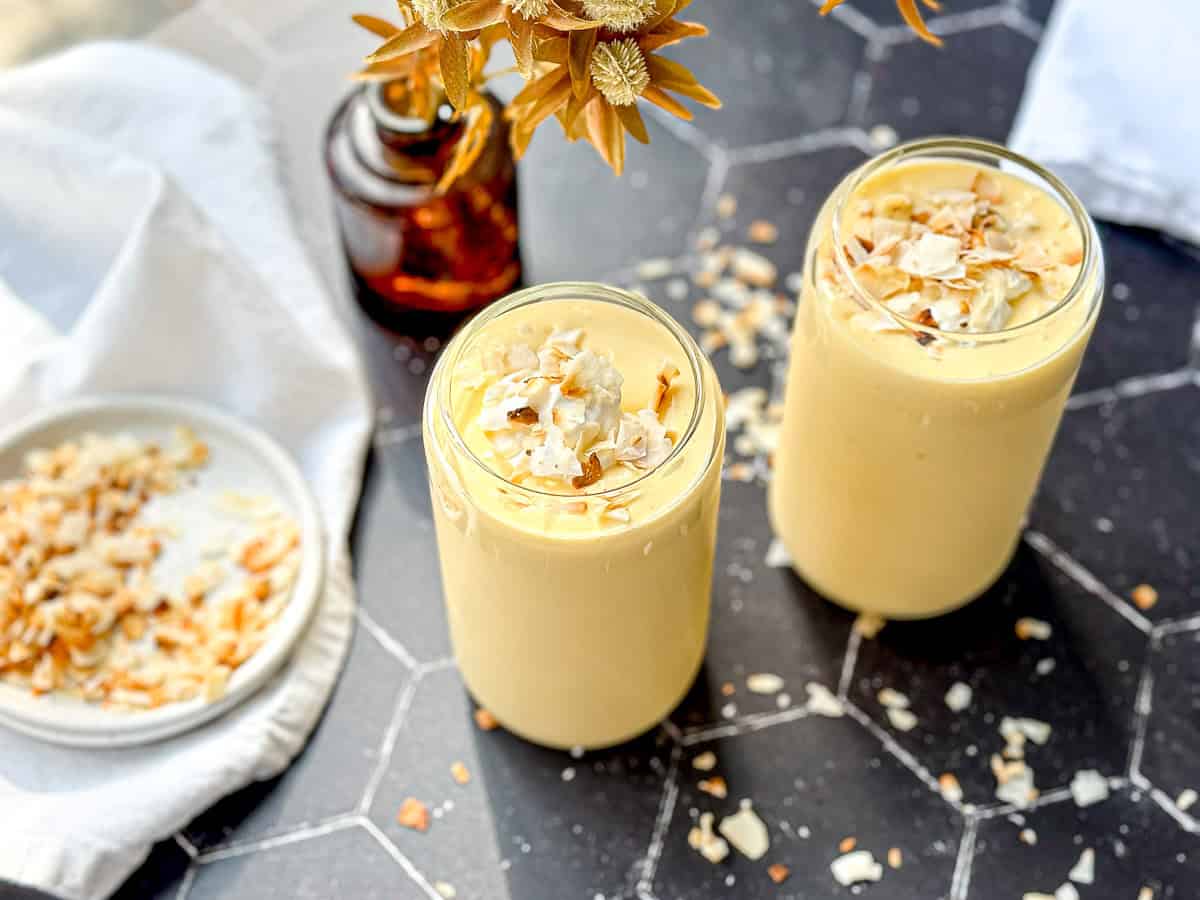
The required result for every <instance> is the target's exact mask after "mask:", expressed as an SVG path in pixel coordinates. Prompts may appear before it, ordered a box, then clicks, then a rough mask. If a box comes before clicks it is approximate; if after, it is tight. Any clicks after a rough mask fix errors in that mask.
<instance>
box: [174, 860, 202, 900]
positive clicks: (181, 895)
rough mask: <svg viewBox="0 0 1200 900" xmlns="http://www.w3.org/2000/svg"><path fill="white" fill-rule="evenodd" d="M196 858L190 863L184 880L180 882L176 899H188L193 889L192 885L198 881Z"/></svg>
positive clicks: (184, 874)
mask: <svg viewBox="0 0 1200 900" xmlns="http://www.w3.org/2000/svg"><path fill="white" fill-rule="evenodd" d="M197 865H198V863H197V862H196V860H194V859H193V860H192V861H191V862H190V863H188V867H187V871H186V872H184V873H183V880H182V881H180V882H179V890H177V891H176V892H175V900H187V896H188V894H190V893H191V891H192V885H193V884H194V883H195V881H196V866H197Z"/></svg>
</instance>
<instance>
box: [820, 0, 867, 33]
mask: <svg viewBox="0 0 1200 900" xmlns="http://www.w3.org/2000/svg"><path fill="white" fill-rule="evenodd" d="M812 5H813V6H815V7H816V8H817V9H820V8H821V6H822V5H824V0H812ZM828 17H829V18H830V19H833V20H834V21H835V22H837V23H839V24H840V25H843V26H845V28H846V29H847V30H849V31H852V32H854V33H855V34H857V35H858V36H859V37H861V38H865V39H866V40H867V41H873V40H875V38H876V37H877V36H878V35H879V33H880V32H881V31H882V30H883V29H882V28H881V27H880V25H879V23H878V22H876V21H875V20H874V19H872V18H871V17H870V16H868V15H867V14H866V13H864V12H862V10H860V9H859V8H858V7H856V6H853V5H851V6H838V7H836V8H835V9H833V10H831V11H830V12H829V15H828Z"/></svg>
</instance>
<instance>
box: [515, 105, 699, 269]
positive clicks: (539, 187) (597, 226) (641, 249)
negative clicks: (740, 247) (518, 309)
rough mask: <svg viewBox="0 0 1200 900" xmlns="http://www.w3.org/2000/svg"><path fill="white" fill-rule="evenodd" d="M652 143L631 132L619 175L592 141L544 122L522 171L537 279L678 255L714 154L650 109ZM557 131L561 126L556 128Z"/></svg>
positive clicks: (524, 244) (528, 255)
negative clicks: (569, 137) (572, 140)
mask: <svg viewBox="0 0 1200 900" xmlns="http://www.w3.org/2000/svg"><path fill="white" fill-rule="evenodd" d="M646 126H647V130H648V131H649V132H650V145H649V146H643V145H641V144H638V143H637V142H636V141H633V140H630V141H629V147H628V151H627V157H626V167H625V174H624V176H623V177H622V178H617V177H616V176H615V175H613V173H612V171H611V170H610V169H609V168H608V167H607V166H606V165H605V164H604V162H603V161H602V160H601V159H600V157H599V156H598V155H597V154H596V151H595V150H594V149H593V148H592V147H591V145H589V144H586V143H584V142H580V143H576V144H569V143H567V142H566V141H564V140H563V139H562V134H561V130H560V129H559V128H558V126H557V125H556V124H554V123H550V124H549V125H547V126H546V127H544V128H542V129H540V130H539V131H538V133H537V136H536V137H535V138H534V139H533V143H532V144H531V145H530V147H529V151H528V152H527V153H526V155H525V157H524V159H523V161H522V163H521V168H520V171H519V175H518V180H519V183H520V205H521V251H522V258H523V259H524V261H525V278H526V281H527V282H528V283H529V284H538V283H541V282H546V281H563V280H567V281H586V280H589V279H591V280H595V279H599V278H602V277H603V276H604V275H605V274H606V273H609V272H613V271H615V270H617V269H620V268H623V267H624V266H627V265H628V264H629V263H630V262H631V261H633V260H636V259H643V258H647V257H652V256H673V255H675V254H677V253H679V251H680V250H681V248H682V246H683V242H684V235H685V233H686V232H687V230H688V229H689V228H690V227H691V226H692V223H693V222H695V220H696V217H697V216H698V215H699V212H700V195H701V193H702V192H703V190H704V182H705V179H706V177H707V175H708V165H709V164H708V160H707V159H705V158H704V157H703V156H702V155H701V154H700V153H699V152H698V151H696V150H695V149H694V148H692V147H691V146H689V145H688V144H685V143H684V142H683V141H681V140H680V139H679V138H677V137H675V136H674V135H673V134H671V133H670V132H668V131H667V130H666V129H665V128H664V127H663V126H661V125H659V124H658V122H656V121H655V120H654V119H653V118H651V117H650V116H646ZM556 132H557V133H556Z"/></svg>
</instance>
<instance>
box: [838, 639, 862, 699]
mask: <svg viewBox="0 0 1200 900" xmlns="http://www.w3.org/2000/svg"><path fill="white" fill-rule="evenodd" d="M861 646H862V633H861V632H860V631H859V630H858V629H857V628H855V627H854V626H853V625H851V626H850V637H848V638H847V639H846V653H845V655H844V656H843V657H842V673H841V675H840V676H839V677H838V686H837V696H838V699H839V700H846V699H847V698H848V697H849V696H850V682H851V681H852V680H853V679H854V669H855V667H856V666H857V665H858V650H859V648H860V647H861Z"/></svg>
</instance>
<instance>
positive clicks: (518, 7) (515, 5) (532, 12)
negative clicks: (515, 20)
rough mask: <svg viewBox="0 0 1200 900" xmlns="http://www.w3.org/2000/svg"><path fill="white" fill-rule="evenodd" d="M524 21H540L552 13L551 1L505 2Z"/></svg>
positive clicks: (508, 0) (505, 0)
mask: <svg viewBox="0 0 1200 900" xmlns="http://www.w3.org/2000/svg"><path fill="white" fill-rule="evenodd" d="M504 5H505V6H508V7H511V8H512V9H513V11H514V12H516V14H517V15H519V16H520V17H521V18H522V19H540V18H541V17H542V16H544V15H545V14H546V13H548V12H549V11H550V0H504Z"/></svg>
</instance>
